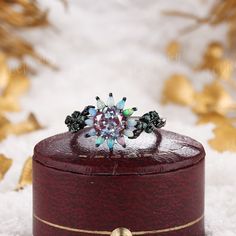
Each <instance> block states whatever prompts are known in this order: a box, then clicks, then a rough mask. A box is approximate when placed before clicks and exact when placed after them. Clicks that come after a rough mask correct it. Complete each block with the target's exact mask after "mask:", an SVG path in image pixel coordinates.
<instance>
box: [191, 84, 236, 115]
mask: <svg viewBox="0 0 236 236" xmlns="http://www.w3.org/2000/svg"><path fill="white" fill-rule="evenodd" d="M195 101H196V103H195V105H194V107H193V110H194V111H195V112H196V113H200V114H207V113H213V112H215V113H218V114H222V115H226V114H227V113H228V112H229V111H230V110H232V109H233V107H234V104H235V103H234V100H233V98H232V97H231V96H230V94H229V93H228V92H227V91H226V90H225V89H224V87H223V86H222V85H221V84H220V82H219V81H216V80H215V81H213V82H212V83H210V84H207V85H205V86H204V88H203V90H202V91H201V92H199V93H196V99H195Z"/></svg>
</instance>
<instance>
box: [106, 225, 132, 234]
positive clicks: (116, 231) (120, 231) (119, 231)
mask: <svg viewBox="0 0 236 236" xmlns="http://www.w3.org/2000/svg"><path fill="white" fill-rule="evenodd" d="M111 236H132V233H131V231H130V230H128V229H127V228H123V227H120V228H116V229H114V230H113V231H112V232H111Z"/></svg>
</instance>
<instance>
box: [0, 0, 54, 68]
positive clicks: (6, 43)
mask: <svg viewBox="0 0 236 236" xmlns="http://www.w3.org/2000/svg"><path fill="white" fill-rule="evenodd" d="M47 14H48V12H47V11H42V10H41V9H40V8H39V6H38V3H37V1H34V0H29V1H26V0H14V1H7V0H3V1H0V38H1V40H0V51H1V52H2V53H4V54H5V55H6V57H7V58H16V59H19V60H20V61H21V62H23V61H24V58H25V56H30V57H32V58H33V59H35V60H37V61H39V62H41V63H43V64H46V65H49V66H52V67H53V68H54V66H53V65H51V64H50V63H49V62H48V61H47V60H45V59H44V58H43V57H42V56H40V55H39V54H38V53H37V52H36V51H35V49H34V47H33V45H32V44H31V43H29V42H28V41H27V40H25V39H24V38H23V37H22V36H19V34H18V31H19V29H21V30H25V29H27V28H36V27H43V26H48V25H49V22H48V19H47Z"/></svg>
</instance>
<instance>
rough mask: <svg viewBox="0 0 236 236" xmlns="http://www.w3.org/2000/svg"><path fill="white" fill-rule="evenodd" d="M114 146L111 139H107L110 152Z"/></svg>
mask: <svg viewBox="0 0 236 236" xmlns="http://www.w3.org/2000/svg"><path fill="white" fill-rule="evenodd" d="M114 144H115V141H114V140H113V139H111V138H109V139H108V140H107V146H108V147H109V149H110V150H112V149H113V146H114Z"/></svg>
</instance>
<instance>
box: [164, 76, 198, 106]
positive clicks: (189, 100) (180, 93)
mask: <svg viewBox="0 0 236 236" xmlns="http://www.w3.org/2000/svg"><path fill="white" fill-rule="evenodd" d="M194 97H195V91H194V87H193V85H192V83H191V81H190V80H189V79H188V78H187V77H186V76H184V75H181V74H174V75H172V76H171V77H170V78H169V79H167V80H166V81H165V84H164V88H163V96H162V103H163V104H166V103H170V102H172V103H176V104H179V105H192V104H193V102H194Z"/></svg>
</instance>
